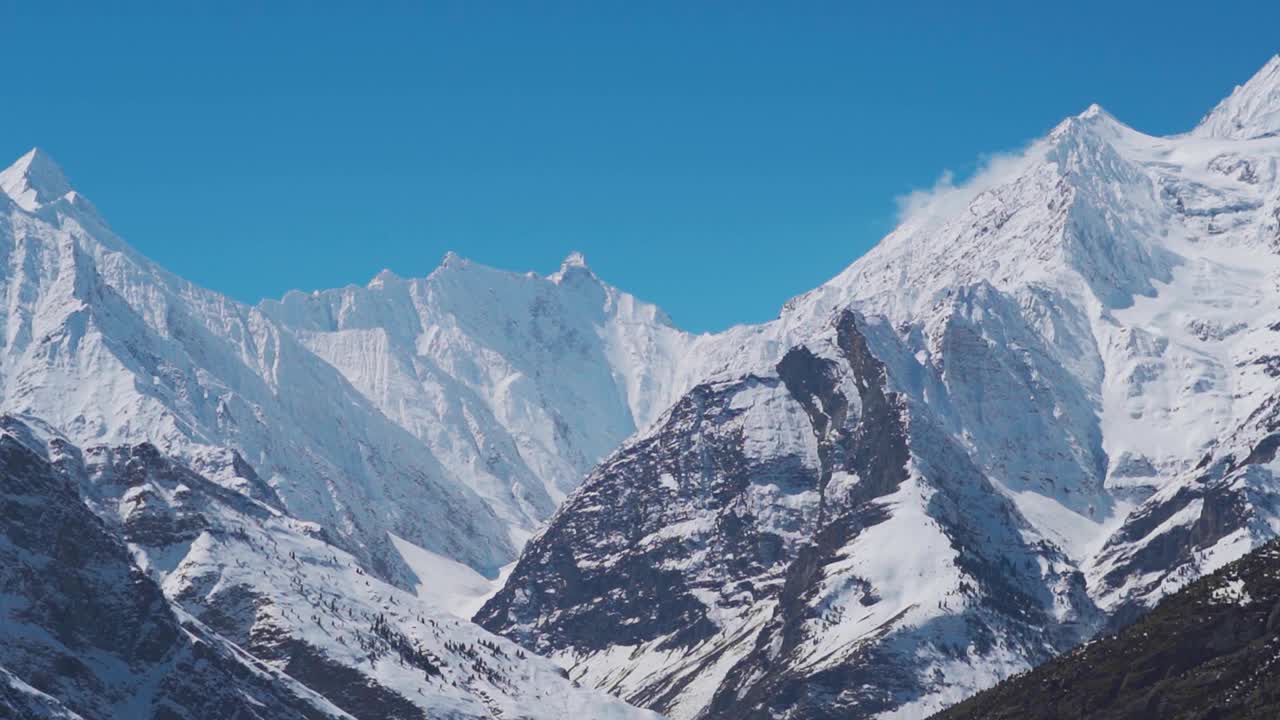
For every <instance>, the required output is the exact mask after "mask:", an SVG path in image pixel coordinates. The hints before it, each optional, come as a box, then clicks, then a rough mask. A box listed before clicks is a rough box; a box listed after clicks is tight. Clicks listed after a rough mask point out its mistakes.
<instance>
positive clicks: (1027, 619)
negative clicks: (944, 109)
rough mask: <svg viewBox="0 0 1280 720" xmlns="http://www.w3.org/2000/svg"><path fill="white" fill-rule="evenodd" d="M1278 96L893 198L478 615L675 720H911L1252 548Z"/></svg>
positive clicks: (1075, 138) (1272, 408)
mask: <svg viewBox="0 0 1280 720" xmlns="http://www.w3.org/2000/svg"><path fill="white" fill-rule="evenodd" d="M1278 69H1280V58H1278V59H1276V60H1272V61H1271V62H1270V63H1268V64H1267V66H1266V67H1264V68H1263V69H1262V70H1261V71H1260V72H1259V73H1258V75H1257V76H1256V77H1255V78H1253V79H1252V80H1250V81H1249V82H1248V83H1246V84H1245V85H1243V86H1241V87H1240V88H1238V89H1237V90H1236V91H1235V92H1234V93H1233V94H1232V95H1231V97H1229V98H1228V99H1226V100H1224V101H1223V103H1222V104H1220V105H1219V106H1218V108H1216V109H1215V110H1214V111H1213V112H1211V113H1210V114H1209V116H1208V117H1207V118H1206V119H1205V121H1204V122H1203V124H1202V125H1201V126H1200V127H1198V128H1197V129H1196V130H1194V131H1193V132H1191V133H1189V134H1187V135H1181V136H1175V137H1167V138H1161V137H1152V136H1148V135H1144V134H1142V133H1140V132H1138V131H1135V130H1133V129H1131V128H1128V127H1126V126H1125V125H1123V124H1122V123H1120V122H1119V121H1117V120H1116V119H1115V118H1113V117H1111V116H1110V115H1108V114H1107V113H1106V112H1105V111H1103V110H1102V109H1101V108H1098V107H1096V106H1094V107H1091V108H1089V109H1087V110H1086V111H1085V112H1084V113H1082V114H1080V115H1079V116H1075V117H1072V118H1068V119H1067V120H1065V121H1063V122H1062V123H1061V124H1060V125H1058V126H1057V127H1056V128H1054V129H1053V130H1052V131H1051V132H1050V133H1049V134H1048V135H1047V136H1046V137H1045V138H1043V139H1042V140H1040V141H1038V142H1036V143H1033V144H1032V145H1031V146H1030V147H1028V148H1027V149H1026V150H1025V151H1023V152H1021V153H1019V154H1017V155H1014V156H1011V157H1007V158H1002V159H999V160H998V161H995V162H993V163H992V164H991V166H990V167H989V168H988V169H986V170H985V171H984V172H982V173H980V174H979V175H978V176H977V177H975V178H974V179H973V180H972V181H971V182H970V183H968V184H967V185H965V186H963V187H959V188H947V189H942V190H940V191H938V192H936V193H933V194H931V195H929V196H927V197H923V198H917V201H918V202H916V203H915V204H914V208H913V211H912V212H911V213H910V214H909V215H908V217H906V218H905V219H904V221H903V222H902V224H901V225H900V226H899V227H898V228H897V229H895V230H894V232H893V233H891V234H890V235H889V236H888V237H886V238H885V239H884V240H883V241H882V242H881V243H880V244H879V245H878V246H877V247H876V248H875V249H874V250H873V251H872V252H870V253H868V254H867V255H866V256H865V257H863V258H862V259H860V260H859V261H857V262H856V263H854V264H853V265H852V266H850V267H849V268H848V269H846V270H845V271H844V272H842V273H841V274H840V275H838V276H837V277H835V278H834V279H833V280H831V281H830V282H829V283H826V284H825V285H823V286H822V287H820V288H817V289H815V290H814V291H812V292H810V293H808V294H806V295H804V296H801V297H799V298H796V299H794V300H793V301H791V302H790V303H788V304H787V306H786V307H785V308H784V309H783V311H782V313H781V315H780V317H779V318H778V319H777V320H775V321H773V322H771V323H768V324H766V325H764V326H761V327H758V328H751V329H745V328H743V329H738V330H736V331H735V332H734V333H732V334H731V336H725V337H722V338H719V339H717V341H716V342H717V343H719V345H718V346H717V347H718V350H717V352H718V353H721V357H724V358H728V359H729V360H728V362H727V363H726V364H723V365H722V366H720V367H718V368H717V369H716V370H715V372H713V373H711V374H709V375H708V376H707V377H706V378H705V381H704V382H701V383H699V384H697V385H696V386H695V387H694V388H693V389H692V390H691V392H690V393H689V394H687V395H686V396H685V397H684V398H682V399H681V400H679V401H677V402H676V404H675V405H674V406H673V408H672V410H671V411H670V412H669V413H668V414H667V415H665V416H664V417H663V418H662V419H660V420H659V421H658V422H657V423H656V424H655V425H654V426H652V427H651V428H650V429H649V430H648V431H645V432H642V433H641V434H640V435H639V436H638V437H637V438H635V439H633V440H631V441H629V442H628V443H627V444H626V445H625V446H624V447H623V448H622V449H620V450H619V451H618V452H617V453H615V454H614V455H613V456H611V457H610V458H609V459H608V460H607V461H606V462H605V463H603V464H602V465H601V466H600V467H598V468H597V469H596V470H595V471H594V472H593V473H592V475H591V476H590V478H589V479H588V481H587V482H586V484H584V486H583V487H582V488H581V489H580V490H579V491H577V492H576V493H575V494H574V495H573V496H571V497H570V498H569V499H568V500H567V501H566V503H565V505H564V506H563V507H562V508H561V510H560V511H559V512H558V513H557V515H556V516H555V517H554V518H553V520H552V522H551V523H550V525H549V527H548V528H547V529H546V530H545V531H544V532H543V533H541V534H540V535H539V536H537V537H535V538H534V539H533V540H532V541H531V542H530V544H529V545H528V546H527V547H526V550H525V552H524V555H523V557H522V558H521V561H520V562H519V563H518V565H517V566H516V568H515V570H514V571H513V573H512V575H511V577H510V578H509V580H508V582H507V584H506V585H505V587H504V588H503V590H502V591H500V592H499V593H498V594H497V595H496V596H495V597H494V598H493V599H492V600H490V601H489V602H488V603H487V604H486V606H485V607H484V608H483V609H482V610H481V611H480V613H479V615H478V616H477V619H478V620H479V621H480V622H481V623H482V624H484V625H485V626H486V627H488V628H489V629H491V630H495V631H497V632H500V633H503V634H506V635H508V636H509V637H512V638H514V639H516V640H517V641H519V642H521V643H524V644H526V645H527V646H529V647H532V648H536V649H538V650H539V651H541V652H545V653H549V654H553V655H555V656H557V657H560V658H562V660H563V661H564V662H565V663H566V664H567V665H569V666H570V667H571V668H572V669H571V673H572V674H573V676H574V677H576V678H580V679H582V680H583V681H585V682H589V683H592V684H596V685H598V686H601V687H606V688H609V689H612V690H615V691H617V692H619V693H620V694H622V695H623V697H626V698H630V699H632V700H633V701H635V702H637V703H638V704H643V705H646V706H649V707H653V708H656V709H660V710H663V711H666V712H669V713H670V714H671V715H672V716H673V717H680V718H686V717H702V718H712V717H714V718H744V717H751V718H753V717H761V718H764V717H806V718H815V717H817V718H822V717H833V718H834V717H847V716H857V717H864V716H865V717H872V716H875V717H921V716H924V715H927V714H929V713H930V712H932V711H933V710H936V709H938V708H939V707H942V706H943V705H945V704H947V703H950V702H954V701H956V700H958V699H960V698H962V697H964V696H965V695H967V694H969V693H971V692H973V691H974V690H976V689H979V688H981V687H985V686H988V685H990V684H992V683H993V682H995V681H996V680H998V679H1000V678H1001V677H1005V676H1007V675H1009V674H1011V673H1013V672H1016V671H1019V670H1022V669H1025V668H1027V667H1029V666H1030V665H1032V664H1035V663H1037V662H1040V661H1042V660H1044V659H1045V658H1047V657H1049V656H1051V655H1053V654H1055V653H1057V652H1061V651H1062V650H1064V649H1066V648H1067V647H1070V646H1071V645H1072V644H1074V643H1075V642H1078V641H1079V640H1080V639H1082V638H1084V637H1088V636H1089V635H1090V634H1091V633H1093V632H1096V631H1097V630H1098V629H1100V628H1102V627H1104V626H1105V625H1106V623H1108V622H1110V623H1118V622H1123V621H1126V620H1128V619H1130V618H1132V617H1133V616H1134V615H1135V614H1136V613H1139V612H1141V611H1143V610H1144V609H1146V608H1149V607H1151V606H1152V605H1153V604H1154V603H1155V602H1156V601H1157V600H1158V599H1159V598H1161V597H1163V596H1164V595H1166V594H1168V593H1170V592H1172V591H1174V590H1176V589H1177V588H1179V587H1181V586H1182V585H1184V584H1185V583H1186V582H1188V581H1189V580H1191V579H1193V578H1195V577H1197V576H1199V575H1201V574H1203V573H1205V572H1208V571H1210V570H1212V569H1214V568H1216V567H1219V566H1220V565H1222V564H1223V563H1225V562H1227V561H1229V560H1232V559H1234V558H1236V557H1239V556H1240V555H1241V554H1242V553H1244V552H1245V551H1247V550H1248V549H1249V548H1251V547H1254V546H1256V545H1258V544H1259V543H1260V542H1262V541H1264V540H1265V539H1267V538H1269V537H1272V536H1274V535H1275V534H1276V533H1277V531H1280V517H1278V516H1277V512H1278V509H1280V498H1277V497H1276V493H1277V489H1280V479H1278V478H1277V476H1276V471H1277V469H1280V468H1277V466H1276V465H1275V453H1276V448H1277V447H1280V434H1276V433H1278V432H1280V408H1278V407H1277V405H1278V404H1280V393H1278V392H1277V382H1276V378H1277V377H1280V360H1277V358H1280V252H1278V251H1280V178H1278V173H1277V168H1278V167H1280V135H1278V134H1277V130H1280V125H1278V124H1277V122H1278V120H1280V115H1278V114H1277V113H1278V112H1280V71H1278ZM723 348H734V349H733V350H730V351H726V350H724V349H723ZM658 599H661V601H659V600H658ZM605 627H608V628H611V630H610V631H609V633H608V634H605V633H604V632H602V630H601V629H602V628H605ZM616 628H623V629H624V630H623V631H622V632H619V631H618V630H616Z"/></svg>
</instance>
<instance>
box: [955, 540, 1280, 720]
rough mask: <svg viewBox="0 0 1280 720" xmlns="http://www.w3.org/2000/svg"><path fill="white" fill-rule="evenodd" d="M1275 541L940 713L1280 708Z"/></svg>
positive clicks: (1016, 718)
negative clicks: (1134, 618) (1117, 627)
mask: <svg viewBox="0 0 1280 720" xmlns="http://www.w3.org/2000/svg"><path fill="white" fill-rule="evenodd" d="M1277 663H1280V543H1277V542H1272V543H1270V544H1268V545H1264V546H1263V547H1261V548H1259V549H1257V550H1255V551H1253V552H1252V553H1250V554H1249V555H1246V556H1245V557H1244V558H1242V559H1240V560H1237V561H1236V562H1233V563H1231V564H1229V565H1227V566H1226V567H1224V568H1222V569H1220V570H1218V571H1217V572H1214V573H1213V574H1211V575H1209V576H1207V577H1205V578H1202V579H1200V580H1198V581H1196V582H1194V583H1192V584H1191V585H1188V586H1187V587H1185V588H1183V589H1182V590H1180V591H1178V592H1176V593H1174V594H1173V595H1171V596H1169V597H1167V598H1165V599H1164V601H1163V602H1161V603H1160V604H1159V605H1158V606H1157V607H1156V609H1155V610H1153V611H1151V612H1150V613H1149V614H1147V615H1146V616H1144V617H1143V618H1142V619H1141V620H1139V621H1138V622H1137V623H1135V624H1134V625H1132V626H1130V627H1128V628H1126V629H1125V630H1123V631H1121V632H1120V633H1118V634H1116V635H1113V636H1110V637H1106V638H1103V639H1101V640H1096V641H1094V642H1091V643H1089V644H1087V645H1085V646H1084V647H1082V648H1080V649H1079V650H1076V651H1074V652H1071V653H1068V654H1067V655H1064V656H1062V657H1060V658H1058V659H1056V660H1052V661H1050V662H1049V663H1046V664H1045V665H1043V666H1041V667H1038V668H1036V669H1035V670H1033V671H1031V672H1029V673H1026V674H1023V675H1020V676H1018V677H1016V678H1013V679H1010V680H1007V681H1005V682H1003V683H1001V684H1000V685H997V686H996V687H994V688H992V689H991V690H988V691H986V692H983V693H980V694H978V695H977V696H976V697H973V698H970V699H969V700H966V701H964V702H962V703H960V704H959V705H956V706H955V707H952V708H951V709H949V710H947V711H945V712H942V713H939V714H938V715H936V716H935V718H936V720H1066V719H1067V718H1086V717H1087V718H1091V719H1093V718H1096V719H1097V720H1122V719H1123V720H1137V719H1138V718H1168V719H1169V720H1183V719H1186V720H1191V719H1192V718H1195V719H1197V720H1207V719H1209V718H1215V719H1216V718H1221V719H1224V720H1225V719H1226V718H1232V720H1264V719H1268V718H1275V717H1280V672H1277V669H1280V667H1278V665H1277Z"/></svg>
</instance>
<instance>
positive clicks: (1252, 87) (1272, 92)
mask: <svg viewBox="0 0 1280 720" xmlns="http://www.w3.org/2000/svg"><path fill="white" fill-rule="evenodd" d="M1191 132H1192V134H1193V135H1198V136H1201V137H1213V138H1225V139H1230V140H1249V139H1253V138H1260V137H1269V136H1273V135H1277V134H1280V55H1276V56H1274V57H1272V58H1271V60H1270V61H1268V62H1267V64H1266V65H1264V66H1263V67H1262V69H1261V70H1259V71H1258V72H1257V73H1255V74H1254V76H1253V77H1251V78H1249V81H1248V82H1246V83H1245V84H1243V85H1238V86H1236V89H1235V90H1234V91H1233V92H1232V93H1231V95H1230V96H1228V97H1227V98H1226V99H1225V100H1223V101H1222V102H1220V103H1218V105H1217V107H1215V108H1214V109H1213V110H1211V111H1209V114H1208V115H1205V116H1204V119H1203V120H1201V121H1200V124H1199V125H1197V126H1196V129H1195V130H1192V131H1191Z"/></svg>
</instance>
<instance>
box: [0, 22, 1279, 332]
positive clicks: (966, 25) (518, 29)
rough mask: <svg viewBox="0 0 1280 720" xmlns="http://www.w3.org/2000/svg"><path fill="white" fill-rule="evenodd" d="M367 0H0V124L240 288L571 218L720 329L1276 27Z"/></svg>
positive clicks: (767, 313) (259, 288)
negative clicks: (1017, 159)
mask: <svg viewBox="0 0 1280 720" xmlns="http://www.w3.org/2000/svg"><path fill="white" fill-rule="evenodd" d="M107 4H109V5H111V6H112V8H113V10H112V11H111V12H107V11H105V10H104V9H102V7H99V5H107ZM370 4H371V5H376V6H377V9H375V10H369V9H367V8H365V7H364V5H365V4H364V3H343V4H338V3H310V4H308V5H297V6H292V5H285V4H277V3H265V2H252V3H250V2H224V3H212V2H210V3H194V2H176V3H164V4H160V3H156V4H155V5H152V6H146V5H141V4H132V5H131V4H128V3H100V4H99V3H94V4H91V3H84V2H78V3H65V4H64V3H61V2H56V1H54V2H46V1H44V0H42V1H41V2H32V1H31V0H17V1H14V0H0V28H3V33H0V57H2V58H3V64H4V68H5V79H4V85H3V87H4V91H3V93H2V94H0V98H2V102H3V107H0V155H7V156H8V157H11V158H16V157H17V156H18V155H20V154H21V153H22V152H24V151H25V150H27V149H28V148H29V147H31V146H33V145H39V146H41V147H43V148H45V149H46V150H48V151H49V152H50V154H52V155H53V157H55V158H56V159H58V160H59V162H60V163H61V164H62V165H63V166H64V168H65V169H66V170H67V173H68V175H70V177H71V179H72V182H73V183H74V184H75V185H76V186H77V188H78V189H80V190H81V191H82V192H84V193H85V195H87V196H88V197H89V198H90V199H92V200H93V201H94V202H95V203H96V204H97V205H98V207H99V208H100V209H101V210H102V211H103V213H104V214H105V215H106V216H107V218H108V219H109V221H110V222H111V223H112V225H113V226H114V227H115V229H116V230H117V231H118V232H119V233H120V234H121V235H123V236H124V237H125V238H126V239H128V240H129V241H130V242H131V243H133V245H135V246H136V247H138V248H139V249H140V250H142V251H143V252H144V253H146V254H148V255H150V256H151V257H153V258H154V259H156V260H157V261H158V262H160V263H161V264H163V265H165V266H167V267H168V268H170V269H172V270H174V271H176V272H178V273H179V274H181V275H184V276H186V277H188V278H191V279H192V280H195V281H196V282H198V283H200V284H202V285H205V286H208V287H211V288H214V289H217V290H220V291H223V292H226V293H228V294H230V295H232V296H234V297H236V298H239V299H241V300H245V301H248V302H256V301H257V300H259V299H261V298H263V297H278V296H279V295H281V294H283V293H284V292H285V291H286V290H288V289H290V288H302V289H307V290H310V289H315V288H322V287H333V286H340V285H345V284H348V283H364V282H366V281H367V280H368V279H369V278H370V277H372V276H373V275H374V274H375V273H376V272H377V271H379V270H380V269H382V268H384V267H389V268H391V269H392V270H394V271H396V272H398V273H400V274H402V275H424V274H426V273H428V272H430V271H431V269H432V268H433V267H435V265H436V264H437V263H438V262H439V260H440V258H441V256H442V255H443V254H444V252H445V251H446V250H450V249H452V250H455V251H457V252H458V253H460V254H461V255H464V256H467V257H471V258H474V259H476V260H478V261H480V262H483V263H486V264H490V265H495V266H498V267H504V268H509V269H513V270H537V271H539V272H550V271H552V270H554V269H555V268H556V267H557V266H558V264H559V261H560V259H561V258H562V257H563V256H564V255H566V254H567V253H568V252H569V251H570V250H573V249H578V250H581V251H583V252H584V253H585V254H586V256H587V259H588V261H589V262H590V264H591V266H592V267H593V268H594V269H595V270H596V272H597V273H598V274H599V275H601V276H602V277H603V278H605V279H606V280H608V281H610V282H612V283H614V284H616V285H618V286H620V287H622V288H624V289H627V290H630V291H631V292H634V293H635V294H637V295H639V296H640V297H642V298H644V299H647V300H652V301H655V302H658V303H659V304H661V305H662V306H663V307H665V308H666V309H667V310H668V311H669V312H670V314H671V315H672V317H673V318H674V319H675V320H676V322H677V323H678V324H680V325H681V326H683V327H686V328H689V329H694V330H709V329H711V330H713V329H719V328H723V327H726V326H728V325H731V324H734V323H737V322H748V321H760V320H765V319H768V318H770V317H773V316H774V315H775V314H776V312H777V310H778V308H779V307H780V306H781V304H782V303H783V302H784V301H785V300H786V299H787V298H788V297H790V296H792V295H794V294H797V293H799V292H802V291H804V290H807V289H809V288H811V287H813V286H815V285H817V284H818V283H820V282H822V281H823V280H825V279H827V278H828V277H830V276H832V275H834V274H835V273H836V272H838V271H839V270H840V269H841V268H843V267H844V266H845V265H846V264H848V263H849V262H851V261H852V260H854V259H855V258H856V257H858V256H859V255H860V254H862V253H863V252H865V251H866V250H867V249H868V248H869V247H870V246H871V245H873V244H874V243H875V242H876V241H877V240H878V239H879V238H880V237H881V236H882V235H883V234H884V233H885V232H887V231H888V230H889V229H890V228H891V226H892V224H893V220H894V215H895V207H896V206H895V197H897V196H900V195H902V194H904V193H907V192H909V191H910V190H912V189H914V188H919V187H927V186H929V185H931V184H932V183H933V182H934V180H935V179H936V178H937V177H938V176H939V174H940V173H941V172H942V171H944V170H948V169H949V170H952V171H954V172H955V173H956V174H957V175H958V176H960V177H963V176H964V175H966V174H967V173H970V172H972V171H973V169H974V167H975V164H976V163H977V161H978V159H979V157H980V156H981V155H982V154H983V153H990V152H995V151H1001V150H1008V149H1013V148H1017V147H1019V146H1021V145H1022V144H1024V143H1025V142H1026V141H1028V140H1031V139H1033V138H1034V137H1036V136H1039V135H1040V134H1042V133H1043V132H1044V131H1046V130H1047V129H1049V128H1050V127H1052V126H1053V125H1054V124H1055V123H1057V122H1058V121H1059V120H1060V119H1061V118H1063V117H1065V116H1067V115H1070V114H1074V113H1077V112H1080V111H1082V110H1083V109H1084V108H1085V107H1086V106H1088V104H1089V103H1091V102H1095V101H1096V102H1098V103H1100V104H1102V105H1103V106H1104V107H1106V108H1107V109H1108V110H1110V111H1111V112H1112V113H1113V114H1115V115H1116V116H1118V117H1119V118H1120V119H1122V120H1124V121H1126V122H1128V123H1129V124H1131V125H1134V126H1135V127H1137V128H1139V129H1142V130H1145V131H1148V132H1155V133H1169V132H1177V131H1183V130H1186V129H1189V128H1190V127H1191V126H1192V125H1193V124H1194V123H1195V122H1196V120H1197V119H1198V118H1199V117H1200V116H1201V115H1202V114H1203V113H1204V112H1206V111H1207V110H1208V109H1209V108H1210V107H1211V106H1212V105H1213V104H1214V103H1215V102H1216V101H1217V100H1218V99H1219V98H1220V97H1222V96H1224V95H1226V94H1227V93H1228V92H1230V90H1231V88H1232V87H1233V86H1234V85H1235V84H1237V83H1240V82H1243V81H1244V80H1245V79H1247V78H1248V76H1249V75H1251V74H1252V73H1253V72H1254V71H1255V70H1256V69H1258V68H1259V67H1261V65H1262V64H1263V63H1264V62H1265V61H1266V60H1267V59H1268V58H1269V57H1270V56H1271V55H1272V54H1274V53H1275V52H1277V51H1280V31H1278V30H1277V29H1278V28H1280V2H1264V1H1263V0H1256V1H1254V2H1247V3H1240V2H1220V3H1214V4H1207V3H1204V2H1202V1H1201V2H1196V3H1182V2H1176V1H1173V2H1160V3H1156V2H1150V3H1137V2H1116V1H1115V0H1111V1H1109V2H1092V1H1083V2H1071V3H1052V4H1050V3H1027V2H1018V3H983V5H985V7H986V8H987V10H985V11H979V10H977V9H975V8H976V7H977V4H973V3H955V2H938V3H908V2H894V3H890V2H877V3H871V2H865V3H864V2H833V3H825V2H799V3H792V2H725V3H718V2H698V3H690V2H671V3H667V2H644V3H641V2H625V3H623V2H610V1H607V0H596V1H592V2H581V3H562V2H551V1H547V2H474V1H473V2H458V3H449V2H439V3H404V4H398V3H390V2H383V3H370ZM215 5H216V6H218V7H217V9H201V7H202V6H215ZM267 6H271V9H267ZM308 8H309V9H308ZM6 159H7V158H6ZM3 164H7V162H0V165H3Z"/></svg>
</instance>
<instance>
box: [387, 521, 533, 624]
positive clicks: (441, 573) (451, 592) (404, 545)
mask: <svg viewBox="0 0 1280 720" xmlns="http://www.w3.org/2000/svg"><path fill="white" fill-rule="evenodd" d="M391 542H392V543H393V544H394V545H395V547H396V550H398V551H399V552H400V554H401V556H403V557H404V561H405V563H407V564H408V565H409V569H410V570H413V573H414V574H415V575H417V576H418V585H417V587H416V588H415V589H414V592H415V593H416V594H417V596H418V598H419V599H420V600H422V601H423V602H426V603H428V604H429V605H433V606H435V607H438V608H440V609H442V610H444V611H445V612H447V613H449V614H450V615H453V616H454V617H456V618H459V619H462V620H470V619H471V617H472V616H473V615H475V614H476V611H477V610H479V609H480V607H481V606H482V605H484V603H485V601H486V600H488V599H489V598H490V597H492V596H493V594H494V593H496V592H498V588H500V587H502V583H503V582H504V581H505V580H506V578H507V575H509V574H510V573H511V569H512V568H513V567H515V564H514V563H512V564H511V565H508V566H506V567H504V568H502V569H501V570H500V571H499V572H498V575H497V577H494V578H486V577H485V576H483V575H481V574H480V573H478V572H476V571H475V570H472V569H471V568H470V567H468V566H466V565H463V564H462V563H460V562H458V561H456V560H451V559H449V558H447V557H445V556H443V555H438V554H436V553H433V552H431V551H430V550H426V549H424V548H420V547H418V546H417V545H414V544H413V543H411V542H409V541H408V540H405V539H404V538H400V537H396V536H395V535H392V536H391Z"/></svg>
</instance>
